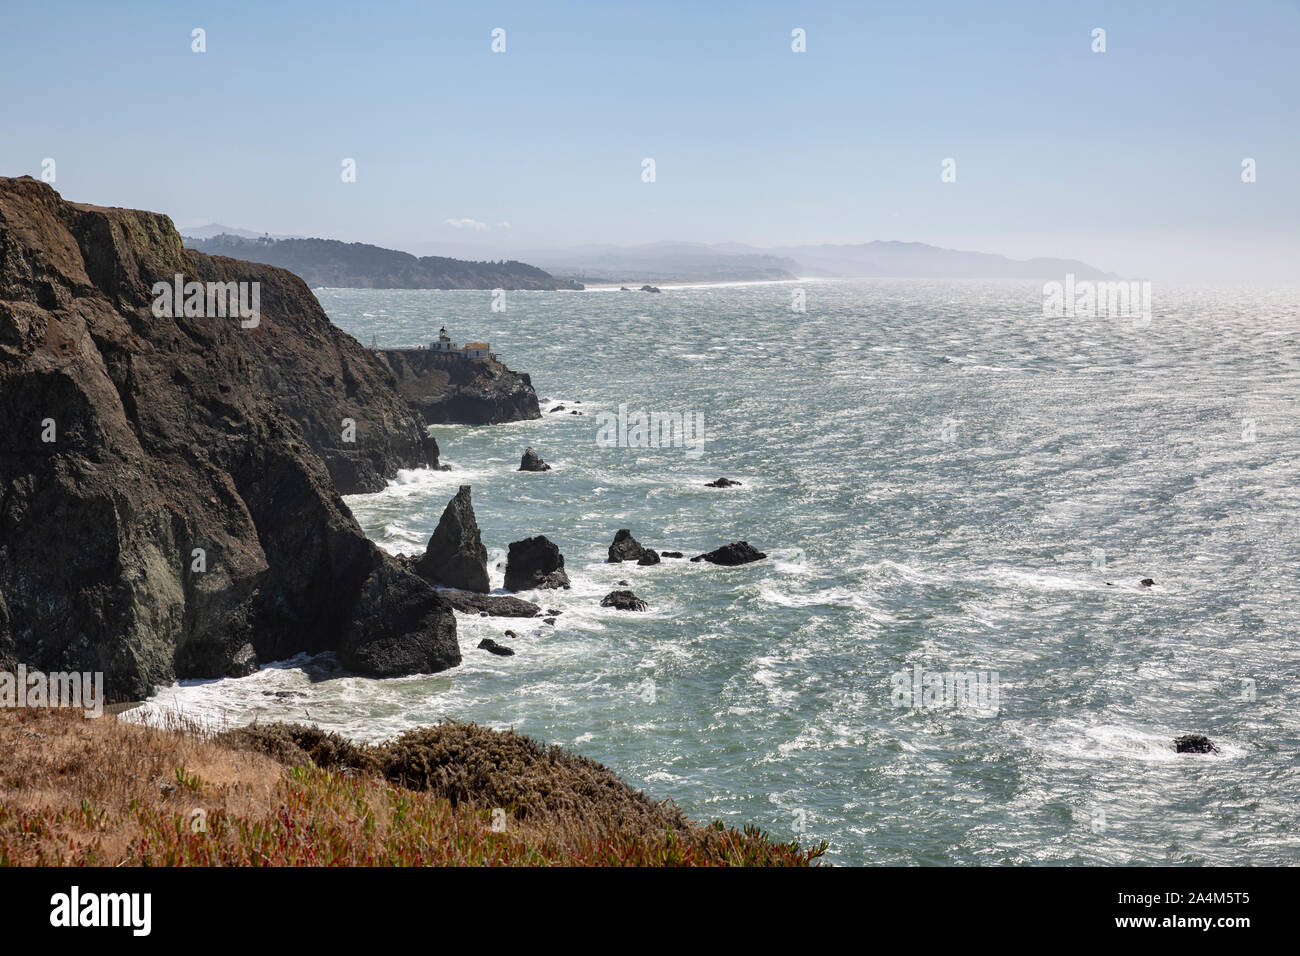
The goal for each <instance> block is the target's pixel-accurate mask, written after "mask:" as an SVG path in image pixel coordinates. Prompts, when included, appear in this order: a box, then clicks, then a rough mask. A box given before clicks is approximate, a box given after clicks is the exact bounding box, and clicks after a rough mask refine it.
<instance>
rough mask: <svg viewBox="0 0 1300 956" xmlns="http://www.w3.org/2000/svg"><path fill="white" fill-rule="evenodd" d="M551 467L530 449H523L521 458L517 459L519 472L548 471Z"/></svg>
mask: <svg viewBox="0 0 1300 956" xmlns="http://www.w3.org/2000/svg"><path fill="white" fill-rule="evenodd" d="M550 470H551V466H550V465H548V464H547V463H546V462H544V461H542V459H541V456H539V455H538V454H537V452H535V451H533V450H532V448H531V447H530V448H525V449H524V454H523V457H522V458H520V459H519V471H550Z"/></svg>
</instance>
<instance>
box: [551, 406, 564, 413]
mask: <svg viewBox="0 0 1300 956" xmlns="http://www.w3.org/2000/svg"><path fill="white" fill-rule="evenodd" d="M562 411H565V408H564V406H563V405H556V406H555V407H554V408H552V409H550V413H551V414H552V415H553V414H555V413H556V412H562Z"/></svg>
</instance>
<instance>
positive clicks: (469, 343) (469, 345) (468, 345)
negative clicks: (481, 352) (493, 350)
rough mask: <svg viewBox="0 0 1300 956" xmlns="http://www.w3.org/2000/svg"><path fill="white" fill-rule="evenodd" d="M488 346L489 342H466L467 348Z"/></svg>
mask: <svg viewBox="0 0 1300 956" xmlns="http://www.w3.org/2000/svg"><path fill="white" fill-rule="evenodd" d="M487 347H488V344H487V343H486V342H466V343H465V348H467V349H485V348H487Z"/></svg>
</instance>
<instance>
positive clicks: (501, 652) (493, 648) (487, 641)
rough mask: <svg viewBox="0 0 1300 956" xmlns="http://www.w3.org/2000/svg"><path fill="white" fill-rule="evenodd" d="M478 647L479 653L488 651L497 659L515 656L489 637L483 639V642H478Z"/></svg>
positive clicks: (508, 649)
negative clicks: (496, 656)
mask: <svg viewBox="0 0 1300 956" xmlns="http://www.w3.org/2000/svg"><path fill="white" fill-rule="evenodd" d="M478 647H479V650H481V651H490V652H491V653H493V654H496V655H498V656H499V657H514V655H515V652H514V651H512V650H511V649H510V648H508V647H506V646H505V645H504V644H498V643H497V642H496V641H494V640H492V638H490V637H485V638H483V640H481V641H479V642H478Z"/></svg>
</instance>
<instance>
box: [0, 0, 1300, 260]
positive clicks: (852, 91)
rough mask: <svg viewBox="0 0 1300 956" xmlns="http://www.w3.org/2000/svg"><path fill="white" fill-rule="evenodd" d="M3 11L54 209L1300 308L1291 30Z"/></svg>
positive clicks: (745, 9)
mask: <svg viewBox="0 0 1300 956" xmlns="http://www.w3.org/2000/svg"><path fill="white" fill-rule="evenodd" d="M6 6H7V9H6V10H5V13H4V17H3V25H2V26H0V30H3V33H0V80H2V81H3V91H4V92H3V105H0V174H3V175H21V174H24V173H29V174H32V175H39V173H40V170H41V161H42V159H44V158H45V157H53V158H54V159H55V160H56V162H57V182H56V184H55V185H56V188H58V189H59V190H60V192H62V193H63V194H64V195H65V196H66V197H68V198H70V199H74V200H78V201H85V202H97V203H103V204H110V205H122V206H136V207H143V208H148V209H156V210H160V211H163V212H166V213H168V214H170V215H171V216H172V217H173V218H174V219H175V220H176V221H177V223H178V224H181V225H188V224H194V223H199V222H206V221H219V222H222V223H225V224H228V225H231V226H237V227H243V228H251V229H258V230H266V231H270V232H275V233H294V234H305V235H319V236H328V237H335V238H343V239H349V240H358V241H367V242H375V243H379V244H383V245H389V246H396V247H399V248H416V249H418V248H419V247H420V245H421V244H429V243H440V244H441V243H447V242H463V243H464V246H465V249H466V253H467V254H470V253H474V254H479V253H490V252H492V251H493V250H494V249H499V250H500V251H501V252H503V253H504V252H508V251H509V250H510V249H511V248H527V247H530V246H532V247H535V246H539V245H570V244H578V243H583V242H614V243H637V242H648V241H655V240H664V239H672V240H693V241H705V242H718V241H737V242H749V243H754V244H757V245H779V244H794V243H803V242H861V241H866V240H871V239H908V240H921V241H927V242H934V243H937V244H940V245H946V246H951V247H956V248H967V249H978V250H982V251H989V252H1001V253H1005V254H1009V255H1016V256H1029V255H1061V256H1070V257H1077V258H1082V259H1086V260H1088V261H1090V262H1093V263H1094V264H1096V265H1099V266H1101V267H1103V268H1108V269H1113V270H1116V271H1118V272H1121V273H1123V274H1125V275H1130V276H1137V275H1144V276H1154V277H1166V278H1198V277H1208V278H1216V279H1227V280H1230V279H1233V278H1242V279H1261V278H1269V277H1288V276H1289V277H1290V278H1292V279H1296V278H1300V277H1298V276H1297V275H1296V273H1297V272H1300V266H1297V263H1298V262H1300V239H1298V238H1297V237H1298V235H1300V225H1298V223H1300V108H1298V101H1300V53H1297V51H1298V50H1300V3H1297V2H1296V0H1242V2H1232V3H1225V2H1216V3H1204V2H1188V0H1168V2H1147V0H1143V2H1134V0H1128V2H1121V3H1081V2H1048V0H1043V2H1038V3H999V2H989V3H984V2H970V0H967V2H943V0H930V2H916V3H911V2H894V3H874V2H857V3H793V2H792V3H743V4H742V3H734V4H731V3H712V2H700V0H695V2H673V0H664V2H657V3H645V4H629V3H612V2H605V3H571V2H563V0H552V2H537V0H533V2H524V3H473V4H471V3H465V4H454V5H453V4H443V3H434V2H420V3H414V2H412V3H384V2H360V0H355V2H345V3H333V2H328V0H315V2H283V3H254V2H227V0H223V2H212V3H188V2H154V3H144V2H130V0H118V2H114V3H98V2H95V3H91V2H86V3H72V2H58V0H47V2H24V3H12V4H7V5H6ZM194 27H202V28H204V29H205V30H206V31H207V52H206V53H203V54H196V53H193V52H191V48H190V47H191V30H192V29H193V28H194ZM495 27H501V28H503V29H505V30H506V44H507V49H506V52H505V53H504V54H494V53H492V52H491V49H490V45H491V31H492V29H493V28H495ZM795 27H802V28H803V29H804V30H806V31H807V52H806V53H803V54H796V53H793V52H791V49H790V43H791V38H790V33H791V30H792V29H793V28H795ZM1095 27H1102V28H1104V29H1105V30H1106V31H1107V37H1106V40H1107V51H1106V52H1105V53H1104V54H1097V53H1093V52H1092V50H1091V44H1092V38H1091V33H1092V30H1093V28H1095ZM647 156H648V157H653V158H654V159H655V161H656V164H657V181H656V182H655V183H653V184H646V183H643V182H642V181H641V160H642V158H643V157H647ZM344 157H353V158H355V159H356V161H357V171H358V175H357V182H356V183H352V184H345V183H343V182H341V181H340V176H339V173H340V162H341V161H342V159H343V158H344ZM946 157H953V158H955V159H956V161H957V182H956V183H951V184H945V183H941V182H940V175H939V174H940V163H941V161H942V160H943V159H944V158H946ZM1244 157H1253V158H1255V159H1256V161H1257V164H1258V166H1257V169H1258V181H1257V182H1256V183H1254V184H1252V185H1245V184H1243V183H1242V182H1241V178H1240V169H1241V161H1242V159H1243V158H1244ZM464 219H469V220H475V221H478V222H481V223H484V224H487V226H488V228H487V229H485V230H476V229H473V228H466V227H462V228H460V229H457V228H456V227H454V226H452V225H449V224H448V223H447V220H464ZM504 222H509V223H510V228H509V229H507V228H505V227H504V226H501V225H499V224H500V223H504Z"/></svg>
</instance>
